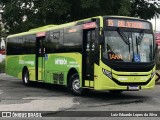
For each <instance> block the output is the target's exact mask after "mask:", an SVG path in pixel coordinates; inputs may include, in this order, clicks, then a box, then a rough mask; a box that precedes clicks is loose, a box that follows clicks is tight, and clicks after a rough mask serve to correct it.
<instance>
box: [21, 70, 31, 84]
mask: <svg viewBox="0 0 160 120" xmlns="http://www.w3.org/2000/svg"><path fill="white" fill-rule="evenodd" d="M22 80H23V84H24V85H26V86H28V85H29V84H30V81H29V72H28V70H27V69H25V70H24V71H23V74H22Z"/></svg>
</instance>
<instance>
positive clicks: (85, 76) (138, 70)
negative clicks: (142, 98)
mask: <svg viewBox="0 0 160 120" xmlns="http://www.w3.org/2000/svg"><path fill="white" fill-rule="evenodd" d="M155 47H156V46H155V40H154V35H153V30H152V25H151V23H150V22H148V21H146V20H142V19H138V18H131V17H123V16H98V17H92V18H88V19H84V20H79V21H75V22H71V23H66V24H62V25H48V26H43V27H39V28H35V29H31V30H29V31H27V32H22V33H18V34H14V35H10V36H8V37H7V52H6V74H8V75H11V76H14V77H17V78H19V79H22V80H23V83H24V84H25V85H29V84H30V83H31V82H32V81H36V82H44V83H50V84H59V85H64V86H67V87H68V88H69V90H70V91H72V92H73V93H74V94H76V95H80V94H83V93H85V91H86V90H88V89H94V90H109V91H111V92H114V93H120V92H122V91H133V90H134V91H135V90H141V89H151V88H154V86H155V68H156V66H155Z"/></svg>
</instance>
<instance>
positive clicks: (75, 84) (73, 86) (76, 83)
mask: <svg viewBox="0 0 160 120" xmlns="http://www.w3.org/2000/svg"><path fill="white" fill-rule="evenodd" d="M68 89H69V91H70V92H72V93H73V94H74V95H84V94H85V93H86V90H85V89H83V88H81V87H80V79H79V76H78V74H77V73H74V74H72V75H71V76H70V79H69V86H68Z"/></svg>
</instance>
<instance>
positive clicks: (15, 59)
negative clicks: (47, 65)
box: [6, 55, 35, 80]
mask: <svg viewBox="0 0 160 120" xmlns="http://www.w3.org/2000/svg"><path fill="white" fill-rule="evenodd" d="M24 66H26V67H27V69H28V70H29V75H30V80H35V55H12V56H6V74H8V75H11V76H14V77H17V78H19V79H22V70H23V68H24Z"/></svg>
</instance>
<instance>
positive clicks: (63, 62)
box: [55, 58, 67, 65]
mask: <svg viewBox="0 0 160 120" xmlns="http://www.w3.org/2000/svg"><path fill="white" fill-rule="evenodd" d="M55 64H56V65H67V59H65V58H57V59H55Z"/></svg>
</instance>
